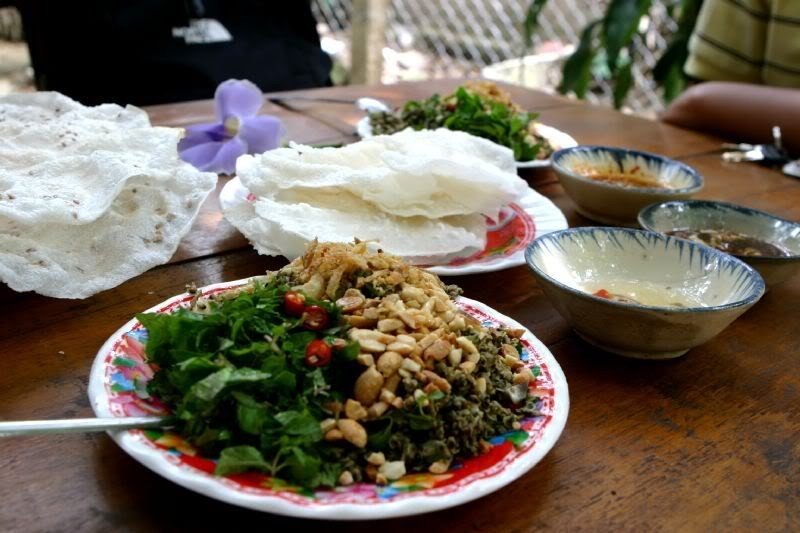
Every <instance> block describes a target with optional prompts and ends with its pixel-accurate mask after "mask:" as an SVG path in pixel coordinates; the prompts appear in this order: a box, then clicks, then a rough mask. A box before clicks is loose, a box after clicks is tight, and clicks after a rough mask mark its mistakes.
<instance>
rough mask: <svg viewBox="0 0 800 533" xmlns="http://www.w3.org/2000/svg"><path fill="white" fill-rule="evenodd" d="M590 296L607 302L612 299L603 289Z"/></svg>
mask: <svg viewBox="0 0 800 533" xmlns="http://www.w3.org/2000/svg"><path fill="white" fill-rule="evenodd" d="M592 296H599V297H600V298H606V299H608V300H611V299H612V297H611V293H610V292H608V291H607V290H605V289H600V290H599V291H597V292H595V293H594V294H592Z"/></svg>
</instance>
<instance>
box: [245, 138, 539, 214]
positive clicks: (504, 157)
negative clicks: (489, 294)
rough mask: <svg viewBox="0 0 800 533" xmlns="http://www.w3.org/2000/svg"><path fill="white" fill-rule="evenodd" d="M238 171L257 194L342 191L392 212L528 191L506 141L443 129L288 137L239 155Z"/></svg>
mask: <svg viewBox="0 0 800 533" xmlns="http://www.w3.org/2000/svg"><path fill="white" fill-rule="evenodd" d="M236 171H237V174H238V176H239V177H240V178H241V180H242V183H243V184H244V185H245V186H246V187H247V188H248V189H249V190H250V191H251V192H252V193H253V194H255V195H256V196H258V197H267V198H271V199H272V200H275V201H279V202H289V203H298V202H308V203H311V204H312V205H315V202H314V201H313V198H314V196H316V195H317V194H319V193H320V192H321V191H327V192H329V193H333V192H347V193H350V194H352V195H355V196H357V197H359V198H362V199H363V200H365V201H367V202H369V203H371V204H373V205H374V206H375V207H376V208H378V209H380V210H381V211H384V212H385V213H389V214H392V215H397V216H403V217H411V216H424V217H427V218H432V219H435V218H441V217H446V216H451V215H473V214H475V213H482V214H484V215H487V216H489V217H492V218H496V217H497V215H498V212H499V210H500V208H501V207H502V206H504V205H506V204H508V203H510V202H513V201H514V200H516V199H517V198H519V197H520V196H522V195H523V194H524V193H525V192H526V191H527V188H528V187H527V184H526V183H525V181H524V180H522V179H521V178H519V177H518V176H517V174H516V167H515V163H514V156H513V154H512V152H511V150H509V149H508V148H505V147H503V146H499V145H497V144H495V143H493V142H490V141H487V140H486V139H481V138H479V137H474V136H472V135H469V134H467V133H464V132H459V131H450V130H447V129H438V130H433V131H430V130H423V131H413V130H411V129H408V130H404V131H402V132H399V133H395V134H393V135H380V136H376V137H370V138H368V139H364V140H361V141H359V142H357V143H354V144H350V145H347V146H344V147H341V148H313V147H310V146H303V145H297V144H292V145H291V146H290V147H289V148H281V149H277V150H272V151H269V152H266V153H263V154H260V155H256V156H242V157H240V158H239V159H238V161H237V167H236Z"/></svg>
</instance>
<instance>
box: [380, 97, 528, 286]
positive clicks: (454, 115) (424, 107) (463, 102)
mask: <svg viewBox="0 0 800 533" xmlns="http://www.w3.org/2000/svg"><path fill="white" fill-rule="evenodd" d="M537 116H538V115H537V114H536V113H525V112H518V111H516V110H514V109H513V108H511V107H509V106H507V105H505V104H502V103H499V102H494V101H491V100H488V99H483V98H481V97H480V96H479V95H477V94H474V93H472V92H470V91H468V90H467V89H465V88H464V87H459V88H458V89H457V90H456V91H455V93H453V94H452V95H449V96H446V97H444V98H442V97H441V96H439V95H438V94H435V95H433V96H432V97H430V98H428V99H427V100H410V101H408V102H406V103H405V105H404V106H403V108H402V109H401V110H400V111H397V112H380V113H370V115H369V118H370V124H371V126H372V131H373V132H374V133H376V134H378V135H384V134H391V133H394V132H396V131H401V130H403V129H405V128H408V127H411V128H414V129H415V130H422V129H436V128H448V129H451V130H457V131H465V132H467V133H470V134H472V135H475V136H477V137H483V138H484V139H489V140H490V141H493V142H495V143H497V144H500V145H502V146H507V147H509V148H511V150H512V151H513V152H514V159H515V160H517V161H531V160H533V159H536V156H537V154H538V153H539V150H540V149H541V147H542V145H541V143H539V142H536V139H535V138H534V137H533V136H532V135H531V133H530V131H529V130H528V124H529V123H530V122H531V121H533V120H534V119H536V117H537ZM376 289H377V288H376V287H370V288H367V294H370V293H372V292H376ZM377 292H378V293H379V291H377Z"/></svg>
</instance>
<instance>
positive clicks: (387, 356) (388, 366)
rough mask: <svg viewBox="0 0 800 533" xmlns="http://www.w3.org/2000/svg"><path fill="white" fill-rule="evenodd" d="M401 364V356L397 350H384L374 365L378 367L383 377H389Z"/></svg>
mask: <svg viewBox="0 0 800 533" xmlns="http://www.w3.org/2000/svg"><path fill="white" fill-rule="evenodd" d="M402 364H403V356H402V355H400V354H399V353H397V352H392V351H388V352H384V353H383V355H381V356H380V357H378V361H377V363H375V366H376V367H377V369H378V372H380V373H381V374H383V376H384V377H387V378H388V377H389V376H391V375H392V374H394V373H395V372H397V370H398V369H399V368H400V366H401V365H402Z"/></svg>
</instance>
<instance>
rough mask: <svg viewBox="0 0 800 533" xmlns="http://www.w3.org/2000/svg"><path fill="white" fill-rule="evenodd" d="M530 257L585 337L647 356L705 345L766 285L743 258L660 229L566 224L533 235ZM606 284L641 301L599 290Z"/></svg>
mask: <svg viewBox="0 0 800 533" xmlns="http://www.w3.org/2000/svg"><path fill="white" fill-rule="evenodd" d="M525 258H526V260H527V263H528V266H529V267H530V269H531V271H532V272H533V274H534V276H535V277H536V278H537V279H538V281H539V284H540V286H541V287H542V289H543V290H544V292H545V294H546V295H547V296H548V298H549V299H550V301H551V302H552V303H553V305H554V306H555V308H556V309H557V310H558V312H559V313H561V315H563V316H564V318H565V319H566V320H567V322H568V323H569V324H570V325H571V326H572V327H573V328H574V330H575V332H576V333H577V334H578V335H580V336H581V337H582V338H584V339H585V340H586V341H587V342H589V343H590V344H593V345H595V346H597V347H599V348H601V349H603V350H606V351H608V352H612V353H616V354H619V355H624V356H628V357H636V358H641V359H668V358H672V357H678V356H680V355H683V354H684V353H686V352H687V351H688V350H689V349H690V348H693V347H695V346H698V345H700V344H703V343H704V342H706V341H708V340H709V339H711V338H712V337H714V336H716V335H717V334H719V333H720V332H721V331H722V330H723V329H725V328H726V327H727V326H728V325H729V324H730V323H731V322H733V321H734V320H735V319H736V318H737V317H738V316H739V315H741V314H742V313H744V312H745V311H747V309H749V308H750V307H751V306H752V305H753V304H755V303H756V302H757V301H758V300H759V298H761V296H762V295H763V294H764V290H765V288H764V281H763V280H762V279H761V276H760V275H759V274H758V272H756V271H755V270H753V269H752V268H751V267H750V266H748V265H747V264H745V263H744V262H742V261H740V260H739V259H736V258H735V257H733V256H731V255H728V254H724V253H722V252H719V251H717V250H714V249H713V248H709V247H708V246H704V245H701V244H697V243H693V242H690V241H686V240H683V239H677V238H674V237H668V236H666V235H662V234H660V233H655V232H652V231H643V230H634V229H627V228H591V227H589V228H573V229H566V230H562V231H557V232H554V233H549V234H547V235H544V236H542V237H540V238H538V239H536V240H535V241H533V242H532V243H531V244H530V245H529V246H528V248H527V250H526V254H525ZM601 290H605V291H608V292H610V293H613V294H619V295H624V296H625V297H627V298H630V299H633V300H636V301H637V302H639V303H621V302H618V301H613V300H609V299H607V298H604V297H601V296H596V295H594V293H597V292H599V291H601ZM676 304H677V305H680V307H679V306H677V305H676Z"/></svg>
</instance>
